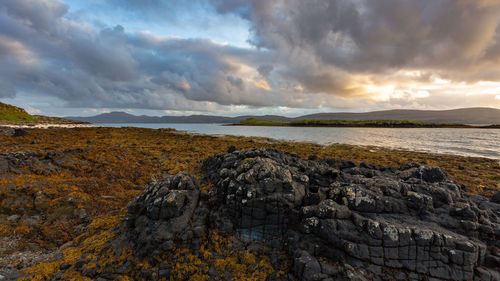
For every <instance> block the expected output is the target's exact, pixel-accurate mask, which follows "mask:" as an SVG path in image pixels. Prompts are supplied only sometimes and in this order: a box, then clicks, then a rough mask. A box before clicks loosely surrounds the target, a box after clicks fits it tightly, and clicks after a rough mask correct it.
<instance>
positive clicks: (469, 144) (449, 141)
mask: <svg viewBox="0 0 500 281" xmlns="http://www.w3.org/2000/svg"><path fill="white" fill-rule="evenodd" d="M94 125H99V126H111V127H141V128H151V129H159V128H173V129H176V130H180V131H186V132H190V133H198V134H207V135H234V136H246V137H265V138H272V139H277V140H286V141H297V142H310V143H316V144H321V145H329V144H337V143H342V144H352V145H363V146H379V147H385V148H391V149H403V150H410V151H421V152H430V153H438V154H451V155H461V156H472V157H486V158H492V159H499V160H500V129H472V128H465V129H463V128H345V127H341V128H337V127H267V126H224V124H186V123H183V124H174V123H162V124H158V123H130V124H94Z"/></svg>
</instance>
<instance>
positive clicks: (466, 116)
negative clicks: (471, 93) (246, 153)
mask: <svg viewBox="0 0 500 281" xmlns="http://www.w3.org/2000/svg"><path fill="white" fill-rule="evenodd" d="M66 118H68V119H73V120H79V121H86V122H91V123H239V122H240V121H242V120H245V119H248V118H256V119H260V120H268V121H280V122H286V121H294V120H306V119H309V120H311V119H312V120H339V119H341V120H409V121H422V122H432V123H458V124H500V109H495V108H486V107H478V108H461V109H453V110H408V109H398V110H384V111H373V112H364V113H350V112H338V113H317V114H310V115H304V116H299V117H295V118H289V117H284V116H278V115H262V116H256V115H245V116H237V117H227V116H215V115H190V116H162V117H157V116H145V115H142V116H135V115H132V114H128V113H125V112H111V113H103V114H99V115H96V116H91V117H66Z"/></svg>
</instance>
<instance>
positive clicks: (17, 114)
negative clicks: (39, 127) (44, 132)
mask: <svg viewBox="0 0 500 281" xmlns="http://www.w3.org/2000/svg"><path fill="white" fill-rule="evenodd" d="M37 120H38V119H37V118H36V117H34V116H31V115H30V114H28V113H27V112H26V111H25V110H24V109H22V108H19V107H16V106H13V105H9V104H5V103H1V102H0V121H11V122H35V121H37Z"/></svg>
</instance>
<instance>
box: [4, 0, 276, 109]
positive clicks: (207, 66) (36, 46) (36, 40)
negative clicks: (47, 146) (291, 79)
mask: <svg viewBox="0 0 500 281" xmlns="http://www.w3.org/2000/svg"><path fill="white" fill-rule="evenodd" d="M42 2H43V3H45V4H46V5H44V6H40V5H41V4H40V5H39V6H40V7H39V8H40V9H42V10H43V9H47V10H49V11H41V13H40V14H41V16H35V15H34V13H32V8H31V7H30V6H29V4H31V3H32V1H31V0H17V1H9V2H7V4H6V5H4V4H2V5H1V6H0V23H5V25H4V28H2V27H0V36H2V37H0V39H2V38H7V39H8V40H9V42H18V44H19V46H18V47H21V48H25V49H26V50H28V51H29V52H31V53H32V54H33V56H34V57H36V61H32V62H30V63H26V62H23V61H19V59H17V58H16V56H20V57H22V58H24V56H23V54H21V55H18V54H13V53H12V50H11V49H7V47H9V46H7V45H5V44H4V45H5V46H7V47H5V46H4V45H2V44H0V65H1V66H2V67H1V68H0V74H1V76H2V77H3V78H5V81H8V85H7V86H8V87H7V86H6V87H5V88H6V89H7V88H8V89H15V90H18V91H24V92H29V93H34V94H43V95H51V96H56V97H58V98H60V99H62V100H64V101H66V104H67V105H68V106H75V107H126V108H155V109H193V108H199V109H201V108H203V107H206V106H209V104H207V103H217V104H220V105H232V104H236V105H237V104H245V105H252V106H263V105H268V104H269V103H271V102H272V101H271V100H270V98H268V97H266V94H265V93H264V91H262V90H260V89H258V88H256V87H254V86H252V84H249V83H248V82H247V81H245V80H243V79H241V77H240V74H239V71H240V63H241V62H242V61H243V62H244V63H248V64H249V65H251V64H252V63H254V62H255V63H261V61H262V60H263V58H264V57H266V55H265V54H263V55H262V56H261V55H260V54H258V53H257V51H254V50H246V49H239V48H235V47H230V46H224V45H219V44H216V43H214V42H212V41H210V40H205V39H180V38H165V37H158V36H155V35H152V34H148V33H137V34H130V33H127V32H126V30H124V28H123V27H121V26H116V27H114V28H106V29H103V30H96V29H95V28H92V27H90V26H88V25H85V24H81V23H78V22H74V21H71V20H69V19H67V18H65V17H64V13H63V12H62V11H65V6H64V5H63V4H61V3H60V2H57V1H49V0H43V1H41V3H42ZM47 3H49V4H47ZM12 11H15V13H14V12H12ZM40 17H43V20H42V19H41V18H40ZM34 22H43V23H44V24H43V25H41V26H36V27H35V26H34V24H32V23H34ZM5 26H8V28H5ZM7 39H6V40H7ZM251 58H255V60H253V61H254V62H252V60H251ZM247 60H248V61H247ZM252 67H253V66H252ZM5 83H7V82H5ZM5 83H4V84H5ZM260 92H261V93H260ZM6 93H8V96H12V95H13V93H14V92H13V91H12V90H9V91H8V92H5V93H4V94H2V96H6V95H7V94H6ZM255 96H258V97H259V98H258V99H256V98H255Z"/></svg>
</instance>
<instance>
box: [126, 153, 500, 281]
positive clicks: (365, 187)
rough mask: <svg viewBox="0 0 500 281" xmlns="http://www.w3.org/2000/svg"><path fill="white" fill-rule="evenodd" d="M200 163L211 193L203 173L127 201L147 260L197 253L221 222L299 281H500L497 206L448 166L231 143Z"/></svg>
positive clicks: (129, 228) (129, 231)
mask: <svg viewBox="0 0 500 281" xmlns="http://www.w3.org/2000/svg"><path fill="white" fill-rule="evenodd" d="M311 159H316V158H314V157H312V158H311ZM202 169H203V170H204V171H205V172H206V177H205V178H204V181H208V182H211V183H213V184H214V186H215V191H213V192H212V193H211V194H212V195H213V196H208V195H203V194H202V195H200V194H201V191H200V185H199V184H198V183H197V181H196V179H195V178H194V177H193V176H190V175H188V174H186V173H181V174H178V175H176V176H168V177H166V178H164V179H162V180H160V181H158V182H156V183H153V184H151V185H150V186H148V187H147V188H146V190H145V191H144V192H143V193H142V194H141V195H140V196H139V197H137V198H136V199H135V200H134V201H132V202H131V203H130V204H129V206H128V212H129V213H128V219H127V225H126V231H125V233H124V235H125V236H126V237H127V239H130V240H131V241H133V243H134V245H135V246H136V249H137V253H138V254H139V255H140V256H141V257H145V256H151V257H153V256H155V255H158V254H160V253H161V252H162V251H169V250H170V249H172V248H173V247H174V245H179V244H181V245H183V246H187V247H190V248H191V249H196V245H199V243H198V242H199V241H200V239H202V237H203V236H204V235H205V233H207V231H208V230H210V229H217V230H219V231H220V230H223V231H224V232H226V233H227V235H232V236H233V237H239V238H240V239H244V240H245V241H261V242H264V243H267V244H268V246H271V247H272V248H280V249H283V250H284V251H287V252H288V254H289V255H288V256H289V257H290V264H292V270H293V272H292V273H293V276H294V277H293V278H294V279H299V280H402V279H408V280H423V279H425V280H449V279H452V280H497V279H496V278H497V277H498V276H499V271H498V261H499V253H500V249H499V246H500V242H499V241H500V205H499V204H496V203H495V202H494V201H492V202H490V201H489V200H487V198H484V197H482V196H469V195H467V194H465V193H462V191H461V190H460V188H459V187H458V186H457V185H456V184H455V183H453V182H452V181H450V180H449V179H448V177H447V175H446V173H445V172H444V171H443V170H441V169H439V168H433V167H423V166H420V165H418V164H409V165H405V166H402V167H400V168H387V167H379V166H374V165H370V164H367V163H364V164H362V165H360V166H356V165H354V163H352V162H349V161H342V160H336V159H326V160H305V159H301V158H300V157H298V156H297V155H293V154H288V153H284V152H281V151H277V150H274V149H253V150H248V151H239V150H237V149H236V148H234V147H233V148H231V149H230V150H229V152H228V153H226V154H220V155H215V156H214V157H210V158H208V159H206V160H205V161H204V163H203V165H202ZM169 272H170V271H169V270H165V271H162V275H164V276H168V274H169ZM212 273H213V272H212ZM213 274H215V273H213ZM220 274H223V273H220ZM226 275H227V274H226Z"/></svg>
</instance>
